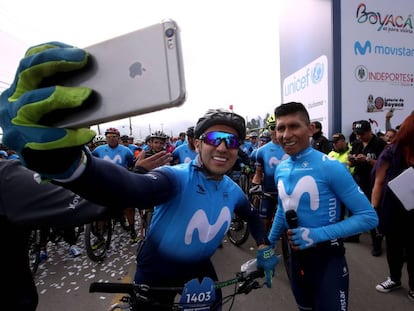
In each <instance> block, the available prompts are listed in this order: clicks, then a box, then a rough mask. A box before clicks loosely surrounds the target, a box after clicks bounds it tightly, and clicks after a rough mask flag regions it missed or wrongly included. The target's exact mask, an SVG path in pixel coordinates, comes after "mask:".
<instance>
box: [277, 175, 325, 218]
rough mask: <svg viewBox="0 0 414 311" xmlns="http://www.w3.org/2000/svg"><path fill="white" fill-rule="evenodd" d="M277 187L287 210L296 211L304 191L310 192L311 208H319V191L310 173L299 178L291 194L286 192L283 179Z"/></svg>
mask: <svg viewBox="0 0 414 311" xmlns="http://www.w3.org/2000/svg"><path fill="white" fill-rule="evenodd" d="M277 188H278V191H279V196H280V199H281V200H282V202H283V207H284V208H285V211H287V210H291V209H293V210H295V211H296V210H297V208H298V205H299V201H300V199H301V197H302V195H303V194H304V193H308V194H309V197H310V205H311V206H310V208H311V209H312V210H313V211H315V210H317V209H318V208H319V191H318V187H317V186H316V182H315V180H314V179H313V177H312V176H309V175H308V176H304V177H302V178H301V179H299V181H298V182H297V184H296V186H295V189H293V191H292V193H291V194H290V195H288V194H287V193H286V189H285V186H284V184H283V182H282V181H281V180H280V181H279V183H278V184H277Z"/></svg>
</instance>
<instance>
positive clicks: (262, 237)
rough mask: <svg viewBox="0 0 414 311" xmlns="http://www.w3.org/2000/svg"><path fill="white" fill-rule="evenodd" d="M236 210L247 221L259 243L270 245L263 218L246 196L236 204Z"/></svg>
mask: <svg viewBox="0 0 414 311" xmlns="http://www.w3.org/2000/svg"><path fill="white" fill-rule="evenodd" d="M234 212H235V213H236V214H237V215H239V216H240V217H241V218H242V219H243V220H245V221H247V223H248V225H249V230H250V232H251V234H252V236H253V238H254V239H255V241H256V244H257V245H260V244H266V245H270V242H269V239H268V238H267V233H266V229H265V227H264V225H263V222H262V220H261V219H260V217H259V215H258V213H257V212H256V211H255V209H254V208H253V207H252V206H251V204H250V202H249V201H248V200H247V198H246V197H245V196H243V199H242V200H240V203H239V204H238V205H237V206H236V208H235V210H234Z"/></svg>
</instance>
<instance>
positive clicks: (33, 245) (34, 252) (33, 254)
mask: <svg viewBox="0 0 414 311" xmlns="http://www.w3.org/2000/svg"><path fill="white" fill-rule="evenodd" d="M28 252H29V265H30V271H31V272H32V274H35V273H36V272H37V268H38V267H39V263H40V232H39V230H32V231H31V232H30V237H29V245H28Z"/></svg>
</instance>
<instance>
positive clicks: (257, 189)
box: [249, 185, 262, 194]
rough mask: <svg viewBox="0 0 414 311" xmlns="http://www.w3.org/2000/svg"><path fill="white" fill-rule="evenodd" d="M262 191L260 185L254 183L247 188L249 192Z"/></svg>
mask: <svg viewBox="0 0 414 311" xmlns="http://www.w3.org/2000/svg"><path fill="white" fill-rule="evenodd" d="M261 192H262V185H254V186H253V187H251V188H250V189H249V193H250V194H255V193H261Z"/></svg>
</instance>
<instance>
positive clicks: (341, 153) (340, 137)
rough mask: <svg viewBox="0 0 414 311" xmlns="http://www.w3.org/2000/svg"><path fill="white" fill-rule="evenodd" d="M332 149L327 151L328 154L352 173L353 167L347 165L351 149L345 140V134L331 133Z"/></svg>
mask: <svg viewBox="0 0 414 311" xmlns="http://www.w3.org/2000/svg"><path fill="white" fill-rule="evenodd" d="M331 141H332V146H333V150H331V151H330V152H329V153H328V156H330V157H331V158H334V159H336V160H338V161H339V162H341V163H343V164H344V165H345V166H346V168H347V169H348V170H349V172H350V173H351V174H353V173H354V167H350V166H349V165H348V155H349V152H350V151H351V146H350V145H349V144H348V143H347V142H346V138H345V135H344V134H342V133H335V134H333V135H332V139H331Z"/></svg>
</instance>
